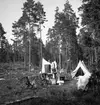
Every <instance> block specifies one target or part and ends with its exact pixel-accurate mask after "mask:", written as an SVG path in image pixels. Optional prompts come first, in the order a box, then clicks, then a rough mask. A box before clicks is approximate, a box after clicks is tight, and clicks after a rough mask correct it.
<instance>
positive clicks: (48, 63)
mask: <svg viewBox="0 0 100 105" xmlns="http://www.w3.org/2000/svg"><path fill="white" fill-rule="evenodd" d="M45 65H51V63H50V62H48V61H46V60H45V59H44V58H43V59H42V71H41V72H42V73H45V72H46V71H45Z"/></svg>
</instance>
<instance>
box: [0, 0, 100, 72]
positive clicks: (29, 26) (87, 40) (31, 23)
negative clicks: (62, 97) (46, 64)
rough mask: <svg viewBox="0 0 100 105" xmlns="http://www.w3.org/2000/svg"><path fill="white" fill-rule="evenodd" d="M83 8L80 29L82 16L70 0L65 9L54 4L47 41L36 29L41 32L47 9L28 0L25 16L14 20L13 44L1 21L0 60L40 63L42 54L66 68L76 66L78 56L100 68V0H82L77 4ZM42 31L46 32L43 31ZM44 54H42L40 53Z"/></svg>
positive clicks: (37, 64) (24, 9) (71, 68)
mask: <svg viewBox="0 0 100 105" xmlns="http://www.w3.org/2000/svg"><path fill="white" fill-rule="evenodd" d="M78 10H79V11H80V12H81V14H80V16H81V27H82V28H81V29H80V32H79V34H78V35H77V34H76V29H77V28H79V27H80V26H79V17H77V16H76V14H75V12H74V10H73V9H72V6H71V4H70V2H69V1H68V0H66V2H65V4H64V9H63V10H62V11H59V7H55V21H54V26H52V28H49V29H48V32H47V41H46V45H44V44H43V42H42V40H41V38H37V35H36V34H37V33H36V32H35V30H34V28H35V27H37V31H38V32H39V33H40V35H41V32H42V30H41V26H43V23H44V22H46V21H47V20H46V12H45V8H44V7H43V5H42V3H41V2H35V1H34V0H26V2H25V3H24V4H23V8H22V16H21V17H19V19H18V20H16V21H14V22H13V23H12V32H13V36H14V38H15V39H14V40H13V44H12V45H10V44H9V42H8V40H7V39H6V37H5V34H7V33H6V32H5V30H4V27H3V25H2V23H1V24H0V63H10V62H13V63H15V62H23V63H24V67H26V66H27V65H28V64H29V56H30V58H31V60H30V61H31V66H33V67H36V66H37V67H39V66H40V65H41V57H43V58H45V59H46V60H50V61H54V60H56V61H57V63H58V64H59V68H60V67H61V68H64V69H65V70H66V71H67V72H70V71H71V70H73V69H75V67H76V65H77V63H78V61H79V60H84V62H85V64H86V65H87V66H88V67H89V69H90V67H92V69H94V67H95V69H97V70H98V69H99V68H100V67H99V62H100V47H99V46H100V32H99V31H100V21H99V20H100V16H99V15H100V12H99V11H100V1H99V0H82V5H81V6H80V7H79V8H78ZM42 34H43V33H42ZM41 55H42V56H41Z"/></svg>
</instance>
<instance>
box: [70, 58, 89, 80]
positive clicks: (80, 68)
mask: <svg viewBox="0 0 100 105" xmlns="http://www.w3.org/2000/svg"><path fill="white" fill-rule="evenodd" d="M80 75H88V76H90V75H91V73H90V72H89V71H88V69H87V67H86V65H85V64H84V62H83V61H81V60H80V61H79V63H78V65H77V67H76V69H75V70H74V71H73V72H72V73H71V76H72V78H74V77H77V76H80Z"/></svg>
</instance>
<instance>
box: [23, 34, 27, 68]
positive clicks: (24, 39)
mask: <svg viewBox="0 0 100 105" xmlns="http://www.w3.org/2000/svg"><path fill="white" fill-rule="evenodd" d="M23 43H24V68H26V65H27V46H26V35H25V34H24V36H23Z"/></svg>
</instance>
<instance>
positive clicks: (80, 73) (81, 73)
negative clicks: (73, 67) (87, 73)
mask: <svg viewBox="0 0 100 105" xmlns="http://www.w3.org/2000/svg"><path fill="white" fill-rule="evenodd" d="M80 75H81V76H83V75H84V72H83V70H82V69H81V68H79V69H78V71H77V73H76V74H75V76H76V77H78V76H80Z"/></svg>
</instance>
